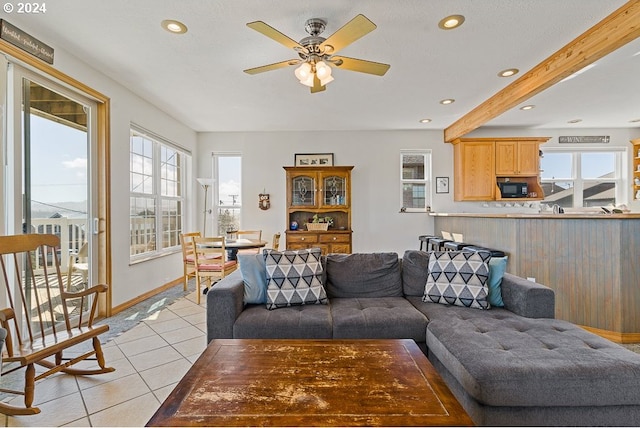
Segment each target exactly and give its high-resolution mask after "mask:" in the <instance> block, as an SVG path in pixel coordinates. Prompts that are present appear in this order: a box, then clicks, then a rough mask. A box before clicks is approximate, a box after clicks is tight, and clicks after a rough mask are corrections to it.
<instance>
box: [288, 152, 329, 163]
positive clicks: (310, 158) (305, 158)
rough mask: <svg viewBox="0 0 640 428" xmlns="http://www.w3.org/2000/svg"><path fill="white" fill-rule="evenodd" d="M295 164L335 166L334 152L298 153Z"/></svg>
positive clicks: (294, 160)
mask: <svg viewBox="0 0 640 428" xmlns="http://www.w3.org/2000/svg"><path fill="white" fill-rule="evenodd" d="M293 164H294V165H295V166H333V153H296V154H295V155H294V158H293Z"/></svg>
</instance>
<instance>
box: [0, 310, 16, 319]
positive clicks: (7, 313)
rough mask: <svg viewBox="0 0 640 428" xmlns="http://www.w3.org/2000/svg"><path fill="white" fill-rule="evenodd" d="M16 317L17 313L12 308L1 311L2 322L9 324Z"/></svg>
mask: <svg viewBox="0 0 640 428" xmlns="http://www.w3.org/2000/svg"><path fill="white" fill-rule="evenodd" d="M15 317H16V314H15V312H14V311H13V309H11V308H3V309H0V322H7V321H9V320H10V319H13V318H15Z"/></svg>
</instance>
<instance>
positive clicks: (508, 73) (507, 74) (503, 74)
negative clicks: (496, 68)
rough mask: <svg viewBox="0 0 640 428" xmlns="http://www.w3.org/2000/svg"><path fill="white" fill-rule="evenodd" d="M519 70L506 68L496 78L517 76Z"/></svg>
mask: <svg viewBox="0 0 640 428" xmlns="http://www.w3.org/2000/svg"><path fill="white" fill-rule="evenodd" d="M519 71H520V70H518V69H517V68H507V69H506V70H502V71H501V72H500V73H498V76H500V77H511V76H513V75H515V74H518V72H519Z"/></svg>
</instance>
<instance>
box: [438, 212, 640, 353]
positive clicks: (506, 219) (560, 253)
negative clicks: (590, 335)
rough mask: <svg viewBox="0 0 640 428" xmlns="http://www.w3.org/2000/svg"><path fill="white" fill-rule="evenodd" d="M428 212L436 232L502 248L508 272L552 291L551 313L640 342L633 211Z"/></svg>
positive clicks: (638, 232) (638, 228)
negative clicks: (578, 212)
mask: <svg viewBox="0 0 640 428" xmlns="http://www.w3.org/2000/svg"><path fill="white" fill-rule="evenodd" d="M431 215H432V216H433V217H434V230H435V232H436V234H440V232H441V231H443V230H444V231H448V232H452V233H462V234H463V236H464V242H465V243H469V244H474V245H480V246H485V247H490V248H495V249H499V250H502V251H504V252H505V253H507V255H508V256H509V262H508V264H507V271H508V272H510V273H512V274H515V275H518V276H521V277H524V278H530V277H531V278H535V279H536V281H537V282H539V283H541V284H545V285H547V286H549V287H551V288H553V289H554V290H555V292H556V318H559V319H564V320H567V321H570V322H573V323H575V324H578V325H581V326H583V327H585V328H587V329H588V330H590V331H593V332H595V333H598V334H600V335H601V336H604V337H606V338H608V339H611V340H614V341H616V342H622V343H633V342H640V257H639V256H640V214H638V213H630V214H545V213H541V214H473V213H432V214H431Z"/></svg>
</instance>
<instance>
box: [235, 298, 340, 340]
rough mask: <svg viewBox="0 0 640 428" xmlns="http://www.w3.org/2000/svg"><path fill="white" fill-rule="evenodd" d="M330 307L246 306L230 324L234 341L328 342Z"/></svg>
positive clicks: (330, 329) (329, 337)
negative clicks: (325, 340)
mask: <svg viewBox="0 0 640 428" xmlns="http://www.w3.org/2000/svg"><path fill="white" fill-rule="evenodd" d="M331 336H332V328H331V311H330V310H329V305H303V306H288V307H284V308H279V309H278V310H277V311H272V310H269V309H267V308H266V306H265V305H246V306H245V308H244V310H243V311H242V312H241V313H240V315H239V316H238V318H237V319H236V322H235V324H234V325H233V337H234V338H235V339H331Z"/></svg>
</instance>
